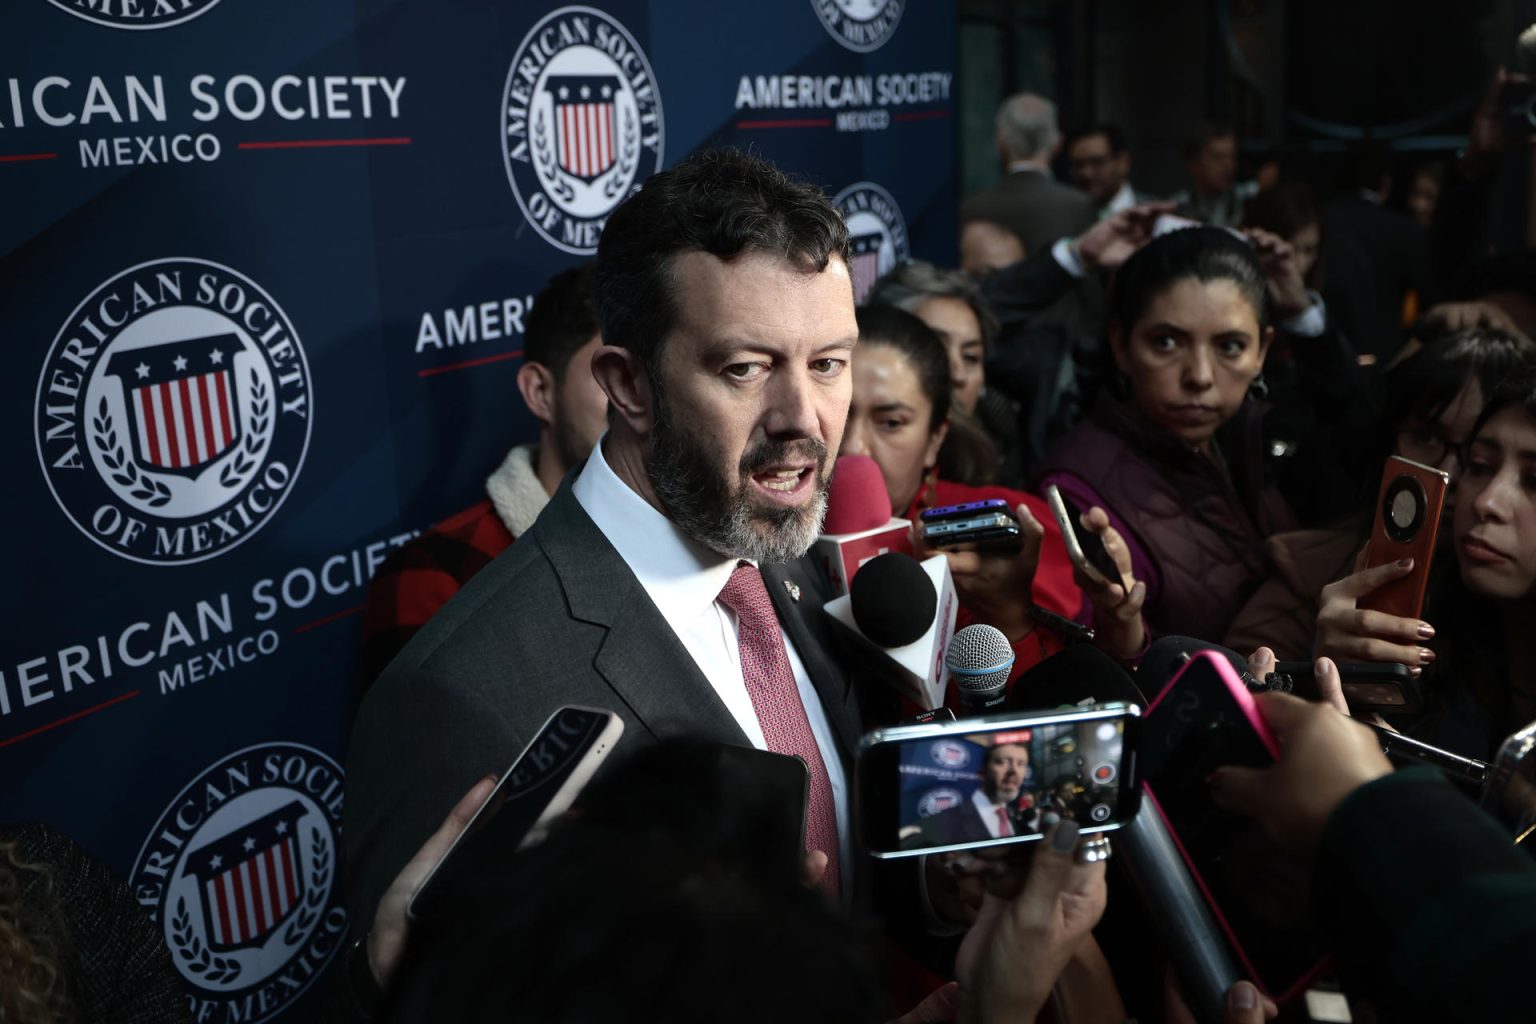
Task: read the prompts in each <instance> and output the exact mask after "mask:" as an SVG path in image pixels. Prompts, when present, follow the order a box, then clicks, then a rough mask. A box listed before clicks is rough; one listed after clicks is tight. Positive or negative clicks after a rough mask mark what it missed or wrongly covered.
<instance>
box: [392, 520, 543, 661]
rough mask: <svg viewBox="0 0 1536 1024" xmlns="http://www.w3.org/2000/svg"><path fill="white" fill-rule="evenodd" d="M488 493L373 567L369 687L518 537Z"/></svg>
mask: <svg viewBox="0 0 1536 1024" xmlns="http://www.w3.org/2000/svg"><path fill="white" fill-rule="evenodd" d="M515 539H516V538H514V537H513V536H512V532H511V531H510V530H508V529H507V527H506V524H504V523H503V522H502V521H501V517H500V516H498V515H497V514H496V509H495V508H494V507H493V506H492V505H491V502H490V499H489V498H487V499H486V500H485V501H482V502H480V503H478V504H476V505H471V506H470V507H469V508H467V509H465V510H464V511H463V512H460V513H459V514H458V515H456V516H453V517H452V518H450V519H445V520H443V521H442V522H441V523H439V524H437V525H436V526H434V527H433V528H432V529H430V530H428V531H427V532H426V533H424V534H422V535H421V536H420V537H417V538H416V539H415V540H413V541H411V542H410V543H408V544H405V545H403V546H402V547H401V548H400V550H398V551H396V552H395V553H394V554H392V555H390V556H389V558H387V559H386V560H385V561H384V564H383V565H381V566H379V571H378V572H376V573H374V576H373V582H372V583H371V584H370V585H369V587H368V605H367V608H366V609H365V610H364V612H363V655H362V673H363V676H362V685H363V688H364V689H366V688H367V687H368V686H370V685H372V683H373V681H374V680H375V679H377V678H378V677H379V674H380V673H381V672H383V671H384V669H385V667H386V666H387V665H388V664H389V663H390V662H391V661H393V660H394V657H395V655H397V654H399V653H400V650H401V648H403V647H404V646H405V645H406V642H407V641H409V640H410V639H411V637H413V636H415V635H416V631H417V630H418V629H420V628H421V627H422V626H425V625H426V624H427V620H428V619H430V618H431V617H432V616H433V615H435V614H437V610H438V609H439V608H441V607H442V606H443V605H445V604H447V603H448V599H449V598H451V597H453V595H454V594H457V593H458V592H459V588H460V587H462V586H464V584H465V583H468V582H469V578H470V577H471V576H473V575H474V574H475V573H477V572H479V571H480V570H481V569H483V568H485V567H486V566H487V565H488V564H490V561H491V559H493V558H495V557H496V556H497V555H499V554H501V553H502V552H503V551H505V550H506V549H507V548H509V547H511V546H512V542H513V541H514V540H515Z"/></svg>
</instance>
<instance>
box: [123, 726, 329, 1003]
mask: <svg viewBox="0 0 1536 1024" xmlns="http://www.w3.org/2000/svg"><path fill="white" fill-rule="evenodd" d="M341 810H342V772H341V769H340V768H339V767H338V766H337V764H336V762H335V761H333V760H332V759H331V758H329V757H327V756H326V755H324V754H322V753H321V752H320V751H318V750H315V749H313V748H311V747H307V746H304V745H302V744H298V743H263V744H258V745H256V746H252V747H247V748H245V749H244V750H239V751H236V752H234V753H232V754H229V755H228V756H226V757H224V758H223V759H221V760H220V761H218V762H217V763H216V764H213V765H211V766H210V767H209V768H208V769H207V770H205V771H203V772H201V773H199V774H198V775H197V777H196V778H194V779H192V781H191V782H190V783H189V784H188V785H187V786H186V788H185V789H183V790H182V791H181V792H180V793H178V794H177V795H176V797H175V799H173V800H172V801H171V802H170V804H168V805H167V806H166V809H165V813H164V814H163V815H161V817H160V820H159V821H158V822H156V823H155V827H154V829H153V830H152V831H151V832H150V833H149V836H148V838H146V839H145V841H144V845H143V847H142V848H141V849H140V850H139V855H138V858H137V860H136V861H135V862H134V866H133V873H132V874H131V875H130V876H129V887H130V888H131V889H132V891H133V894H134V897H135V898H136V899H137V900H138V901H139V903H140V905H141V906H143V907H144V908H145V910H146V911H147V912H148V913H149V915H150V917H151V919H152V920H154V921H155V923H156V924H157V925H158V926H159V928H160V930H161V931H162V933H164V935H165V941H166V944H167V945H168V946H169V947H170V950H171V958H172V960H173V962H174V963H175V964H176V969H177V971H178V972H180V974H181V976H182V978H183V979H184V980H185V981H186V983H187V985H188V986H189V989H190V991H191V993H192V998H193V1002H194V1016H196V1018H197V1019H198V1020H239V1021H246V1022H249V1024H255V1022H258V1021H263V1020H267V1019H269V1018H270V1017H273V1016H275V1015H277V1014H278V1013H280V1012H281V1011H282V1010H283V1009H284V1008H285V1007H287V1006H289V1005H290V1004H292V1003H293V1001H294V1000H295V999H297V998H298V997H299V996H300V995H302V994H303V993H304V991H305V990H306V989H307V988H308V987H309V985H310V983H311V982H313V981H314V980H315V978H317V977H319V976H320V975H321V974H322V973H323V971H324V968H325V965H326V964H327V963H328V962H329V961H330V959H331V957H332V956H333V955H334V954H335V952H336V950H337V949H338V948H339V947H340V946H341V945H342V944H343V942H344V941H345V937H346V933H347V913H346V910H345V909H343V908H342V907H341V906H340V886H339V885H338V884H337V873H338V872H337V868H338V865H339V863H340V861H339V857H338V845H339V837H340V829H341Z"/></svg>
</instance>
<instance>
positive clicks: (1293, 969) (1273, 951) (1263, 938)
mask: <svg viewBox="0 0 1536 1024" xmlns="http://www.w3.org/2000/svg"><path fill="white" fill-rule="evenodd" d="M1278 749H1279V748H1278V747H1277V746H1276V743H1275V739H1274V736H1273V735H1272V734H1271V733H1270V731H1269V728H1268V726H1266V725H1265V724H1264V719H1263V717H1262V716H1261V715H1260V714H1259V709H1258V705H1257V704H1255V703H1254V699H1253V695H1252V694H1251V693H1249V692H1248V688H1247V686H1245V685H1244V684H1243V682H1242V680H1241V679H1240V678H1239V677H1238V675H1237V673H1236V672H1235V671H1234V670H1233V668H1232V665H1231V664H1230V663H1229V662H1228V661H1227V660H1226V659H1225V658H1223V657H1221V656H1220V655H1218V654H1213V653H1211V652H1202V653H1199V654H1196V655H1195V656H1194V657H1193V658H1191V659H1190V661H1189V663H1188V664H1187V665H1185V667H1184V668H1183V669H1182V670H1181V671H1180V672H1179V674H1178V675H1176V676H1174V677H1173V679H1172V680H1170V681H1169V683H1168V685H1167V686H1166V687H1165V688H1164V689H1163V692H1162V693H1161V694H1159V695H1158V697H1157V699H1156V700H1154V701H1153V702H1152V706H1151V708H1149V709H1148V711H1147V721H1146V726H1145V729H1144V732H1143V738H1142V756H1141V762H1142V777H1143V779H1144V780H1145V783H1146V790H1147V795H1148V802H1149V803H1150V804H1151V806H1152V807H1153V808H1154V809H1155V810H1156V811H1157V813H1159V814H1160V815H1162V817H1163V819H1164V820H1165V821H1166V822H1167V825H1168V829H1169V831H1170V832H1172V833H1173V835H1174V837H1175V839H1176V840H1177V842H1178V846H1179V851H1180V854H1181V855H1182V856H1183V859H1184V862H1185V864H1186V865H1188V867H1189V870H1190V873H1191V874H1193V875H1194V876H1195V879H1196V881H1197V882H1198V884H1199V886H1200V889H1201V890H1202V892H1204V893H1205V895H1206V900H1207V902H1208V903H1209V904H1210V906H1211V910H1212V913H1213V915H1214V916H1215V917H1216V919H1217V921H1219V922H1220V924H1221V927H1222V930H1223V931H1224V932H1225V933H1226V937H1227V941H1228V943H1229V944H1230V945H1231V947H1232V951H1233V953H1234V954H1235V955H1236V956H1237V958H1238V961H1239V963H1241V964H1242V965H1243V968H1244V969H1245V970H1246V971H1247V973H1248V976H1249V977H1250V978H1252V979H1253V981H1254V983H1255V984H1257V985H1258V986H1259V987H1260V988H1261V989H1263V990H1264V991H1265V993H1266V994H1268V995H1269V996H1270V997H1271V998H1273V999H1274V1000H1275V1001H1276V1002H1280V1003H1284V1002H1289V1001H1291V1000H1293V999H1296V998H1298V997H1300V996H1301V995H1302V994H1303V993H1304V992H1305V991H1306V989H1307V986H1308V985H1309V984H1310V983H1311V982H1312V981H1313V980H1314V979H1316V978H1317V977H1318V976H1319V975H1320V974H1321V973H1322V972H1323V971H1324V970H1325V969H1326V968H1327V965H1328V964H1327V950H1326V947H1325V946H1324V945H1323V943H1322V941H1321V939H1320V938H1319V934H1318V931H1317V929H1316V928H1315V926H1314V923H1313V921H1312V919H1311V917H1310V914H1309V913H1308V909H1307V908H1308V906H1309V904H1308V901H1307V885H1308V878H1307V872H1306V870H1305V869H1304V868H1302V867H1301V866H1300V865H1299V864H1298V863H1297V862H1296V861H1295V860H1294V859H1293V858H1291V857H1290V856H1288V855H1287V854H1286V853H1285V852H1284V851H1282V850H1281V849H1279V848H1278V847H1277V846H1276V845H1275V844H1274V842H1273V841H1272V840H1271V839H1270V838H1269V837H1268V836H1266V835H1265V834H1264V830H1263V829H1261V828H1260V827H1259V826H1258V825H1257V824H1255V823H1254V822H1253V821H1251V820H1250V819H1248V818H1244V817H1240V816H1238V815H1235V814H1229V813H1227V812H1226V811H1223V810H1222V809H1221V808H1219V807H1217V806H1216V803H1215V801H1214V800H1212V799H1211V795H1210V788H1209V786H1208V785H1207V783H1206V781H1205V780H1206V778H1207V776H1209V775H1210V774H1211V772H1213V771H1215V770H1216V769H1217V768H1219V767H1221V766H1223V765H1242V766H1247V767H1255V768H1259V767H1264V766H1266V765H1269V764H1273V763H1274V759H1275V755H1276V753H1277V752H1278Z"/></svg>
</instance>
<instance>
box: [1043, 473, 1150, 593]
mask: <svg viewBox="0 0 1536 1024" xmlns="http://www.w3.org/2000/svg"><path fill="white" fill-rule="evenodd" d="M1045 503H1046V504H1047V505H1049V506H1051V514H1052V515H1054V516H1055V517H1056V525H1057V526H1059V527H1061V539H1062V542H1063V543H1064V544H1066V546H1067V557H1068V558H1070V559H1071V560H1072V564H1073V565H1075V566H1077V567H1078V569H1080V570H1082V573H1083V575H1084V576H1087V577H1088V578H1089V579H1090V580H1093V582H1095V583H1099V584H1107V583H1118V584H1120V587H1121V589H1122V590H1124V591H1125V592H1126V593H1130V591H1131V588H1130V587H1128V586H1126V585H1125V580H1124V579H1123V578H1122V577H1121V575H1120V569H1119V567H1118V566H1116V565H1115V560H1114V559H1113V558H1111V557H1110V556H1109V549H1108V548H1106V547H1105V546H1104V542H1103V541H1102V540H1100V539H1099V535H1098V534H1096V533H1094V532H1093V531H1092V530H1089V529H1087V528H1085V527H1084V526H1083V524H1082V521H1081V519H1080V516H1079V514H1078V510H1077V507H1076V506H1075V505H1073V504H1072V503H1071V502H1070V501H1068V500H1067V499H1066V498H1065V497H1063V496H1062V493H1061V491H1059V490H1057V489H1056V485H1055V484H1049V485H1047V486H1046V488H1045Z"/></svg>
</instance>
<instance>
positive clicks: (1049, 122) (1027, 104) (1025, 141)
mask: <svg viewBox="0 0 1536 1024" xmlns="http://www.w3.org/2000/svg"><path fill="white" fill-rule="evenodd" d="M1060 145H1061V133H1060V131H1059V130H1058V129H1057V127H1056V105H1055V104H1054V103H1052V102H1051V101H1050V100H1048V99H1046V98H1045V97H1043V96H1037V95H1035V94H1034V93H1027V92H1025V93H1019V94H1018V95H1017V96H1010V97H1009V98H1008V99H1006V100H1004V101H1003V104H1002V106H1000V107H998V109H997V152H998V156H999V157H1000V158H1001V159H1002V162H1003V166H1004V168H1005V170H1006V173H1005V174H1004V175H1003V177H1002V179H1001V180H1000V181H998V182H997V183H996V184H994V185H992V186H990V187H988V188H985V189H983V190H982V191H980V192H978V193H976V194H975V195H973V196H971V197H970V198H969V199H967V200H966V201H965V202H964V203H962V204H961V205H960V220H961V223H966V222H969V221H991V222H992V223H994V224H998V225H1000V226H1001V227H1003V228H1005V229H1007V230H1009V231H1011V232H1013V233H1014V234H1016V235H1018V236H1019V238H1020V239H1021V240H1022V241H1023V243H1024V249H1025V252H1027V253H1034V252H1039V251H1040V250H1041V249H1046V248H1049V247H1050V245H1051V243H1052V242H1054V241H1056V240H1057V239H1058V238H1065V237H1068V236H1071V235H1077V234H1079V233H1081V232H1083V231H1086V230H1088V228H1089V227H1090V226H1092V224H1093V222H1094V220H1095V219H1096V215H1095V211H1094V206H1093V200H1092V199H1090V198H1089V197H1088V196H1087V194H1086V193H1083V192H1080V191H1079V190H1077V189H1075V188H1072V187H1070V186H1068V185H1063V184H1061V183H1059V182H1057V181H1056V180H1055V179H1054V178H1053V177H1052V176H1051V159H1052V158H1053V157H1054V156H1055V155H1056V150H1057V149H1058V148H1059V147H1060Z"/></svg>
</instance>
